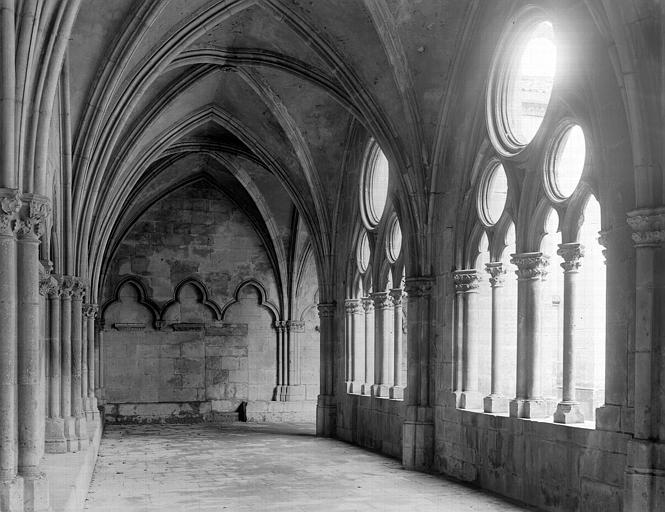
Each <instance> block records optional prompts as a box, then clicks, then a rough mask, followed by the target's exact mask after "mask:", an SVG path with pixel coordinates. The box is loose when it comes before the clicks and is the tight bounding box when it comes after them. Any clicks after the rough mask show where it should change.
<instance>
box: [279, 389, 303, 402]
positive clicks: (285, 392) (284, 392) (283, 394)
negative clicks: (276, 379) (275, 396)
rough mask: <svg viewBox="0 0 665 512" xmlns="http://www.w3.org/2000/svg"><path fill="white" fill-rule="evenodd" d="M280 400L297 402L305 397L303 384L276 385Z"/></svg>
mask: <svg viewBox="0 0 665 512" xmlns="http://www.w3.org/2000/svg"><path fill="white" fill-rule="evenodd" d="M277 387H278V388H279V401H280V402H298V401H301V400H304V399H305V386H277Z"/></svg>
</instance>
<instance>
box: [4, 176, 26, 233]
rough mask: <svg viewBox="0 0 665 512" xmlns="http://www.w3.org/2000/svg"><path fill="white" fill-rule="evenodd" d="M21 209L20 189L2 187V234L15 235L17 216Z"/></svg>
mask: <svg viewBox="0 0 665 512" xmlns="http://www.w3.org/2000/svg"><path fill="white" fill-rule="evenodd" d="M20 209H21V199H20V198H19V194H18V190H16V189H13V188H0V235H5V236H13V235H14V229H15V224H16V217H17V215H18V212H19V210H20Z"/></svg>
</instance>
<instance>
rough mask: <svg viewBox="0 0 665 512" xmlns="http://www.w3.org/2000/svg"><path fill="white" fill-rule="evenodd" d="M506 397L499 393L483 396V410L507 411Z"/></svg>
mask: <svg viewBox="0 0 665 512" xmlns="http://www.w3.org/2000/svg"><path fill="white" fill-rule="evenodd" d="M508 402H509V400H508V398H506V397H505V396H501V395H489V396H486V397H485V398H483V410H484V411H485V412H508Z"/></svg>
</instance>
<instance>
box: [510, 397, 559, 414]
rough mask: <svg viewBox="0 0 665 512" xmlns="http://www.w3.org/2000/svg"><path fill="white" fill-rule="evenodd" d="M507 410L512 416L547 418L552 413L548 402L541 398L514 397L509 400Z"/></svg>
mask: <svg viewBox="0 0 665 512" xmlns="http://www.w3.org/2000/svg"><path fill="white" fill-rule="evenodd" d="M509 411H510V416H511V417H512V418H547V417H548V416H549V415H550V414H552V413H551V411H550V404H549V402H548V401H547V400H543V399H542V398H541V399H539V400H536V399H526V398H515V399H513V400H511V401H510V405H509Z"/></svg>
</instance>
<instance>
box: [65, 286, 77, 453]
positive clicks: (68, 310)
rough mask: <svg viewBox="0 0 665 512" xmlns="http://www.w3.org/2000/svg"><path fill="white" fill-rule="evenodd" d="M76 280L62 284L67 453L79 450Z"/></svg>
mask: <svg viewBox="0 0 665 512" xmlns="http://www.w3.org/2000/svg"><path fill="white" fill-rule="evenodd" d="M73 289H74V280H73V278H72V277H70V276H63V278H62V282H61V283H60V290H61V297H60V301H61V306H62V314H61V316H60V328H61V329H60V346H61V350H60V356H61V358H62V365H61V366H62V368H61V377H62V379H61V381H60V398H61V402H60V410H61V413H62V419H63V420H64V424H65V439H67V451H68V452H76V451H78V450H79V443H78V438H77V437H76V422H75V420H74V416H73V415H72V292H73Z"/></svg>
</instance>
